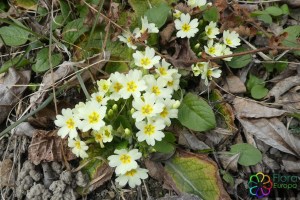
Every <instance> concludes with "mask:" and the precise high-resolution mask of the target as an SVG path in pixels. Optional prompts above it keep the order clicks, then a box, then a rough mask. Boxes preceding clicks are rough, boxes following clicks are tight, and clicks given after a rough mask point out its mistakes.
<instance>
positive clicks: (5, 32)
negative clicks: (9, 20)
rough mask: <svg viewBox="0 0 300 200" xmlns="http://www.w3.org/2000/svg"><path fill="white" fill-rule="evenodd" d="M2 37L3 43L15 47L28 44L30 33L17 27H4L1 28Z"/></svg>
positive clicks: (0, 40) (0, 39) (0, 38)
mask: <svg viewBox="0 0 300 200" xmlns="http://www.w3.org/2000/svg"><path fill="white" fill-rule="evenodd" d="M0 35H1V37H0V42H1V43H4V44H6V45H8V46H13V47H15V46H20V45H23V44H25V43H26V42H27V40H28V36H29V32H28V31H26V30H24V29H22V28H19V27H16V26H4V27H1V28H0Z"/></svg>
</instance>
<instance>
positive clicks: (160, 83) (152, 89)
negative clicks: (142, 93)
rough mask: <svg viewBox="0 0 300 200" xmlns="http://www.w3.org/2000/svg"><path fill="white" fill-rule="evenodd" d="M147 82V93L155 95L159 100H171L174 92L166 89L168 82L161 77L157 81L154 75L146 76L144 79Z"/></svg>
mask: <svg viewBox="0 0 300 200" xmlns="http://www.w3.org/2000/svg"><path fill="white" fill-rule="evenodd" d="M143 79H144V80H145V82H146V85H147V89H146V92H149V93H153V94H155V96H156V97H157V98H169V99H170V98H171V97H172V93H173V90H171V89H170V88H165V86H166V85H167V81H166V80H164V79H163V78H162V77H159V78H158V79H157V80H156V79H155V78H154V76H153V75H150V74H149V75H146V76H144V77H143Z"/></svg>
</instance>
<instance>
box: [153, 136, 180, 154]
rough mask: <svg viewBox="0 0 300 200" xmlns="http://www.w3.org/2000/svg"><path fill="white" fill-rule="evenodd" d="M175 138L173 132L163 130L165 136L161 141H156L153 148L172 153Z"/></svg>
mask: <svg viewBox="0 0 300 200" xmlns="http://www.w3.org/2000/svg"><path fill="white" fill-rule="evenodd" d="M175 141H176V138H175V136H174V134H173V133H170V132H165V137H164V138H163V139H162V140H161V141H156V142H155V145H154V147H153V148H154V149H155V150H156V151H157V152H161V153H172V152H174V151H175V143H174V142H175Z"/></svg>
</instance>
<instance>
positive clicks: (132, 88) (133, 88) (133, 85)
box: [127, 81, 137, 92]
mask: <svg viewBox="0 0 300 200" xmlns="http://www.w3.org/2000/svg"><path fill="white" fill-rule="evenodd" d="M136 89H137V85H136V83H135V82H134V81H129V82H128V83H127V91H128V92H135V91H136Z"/></svg>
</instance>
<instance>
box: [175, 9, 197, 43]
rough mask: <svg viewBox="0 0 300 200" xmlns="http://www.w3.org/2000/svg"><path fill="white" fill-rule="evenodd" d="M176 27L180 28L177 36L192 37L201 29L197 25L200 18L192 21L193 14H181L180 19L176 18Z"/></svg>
mask: <svg viewBox="0 0 300 200" xmlns="http://www.w3.org/2000/svg"><path fill="white" fill-rule="evenodd" d="M174 22H175V28H176V29H177V30H178V32H177V34H176V36H177V37H180V38H185V37H186V38H191V37H194V36H195V34H196V33H197V32H198V31H199V29H198V28H197V26H198V25H199V22H198V19H193V20H192V21H191V16H190V15H189V14H188V13H187V14H183V13H182V14H181V15H180V20H179V19H176V20H175V21H174Z"/></svg>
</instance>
